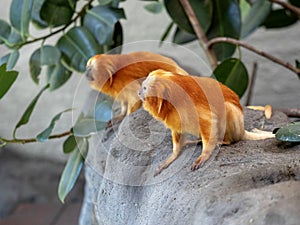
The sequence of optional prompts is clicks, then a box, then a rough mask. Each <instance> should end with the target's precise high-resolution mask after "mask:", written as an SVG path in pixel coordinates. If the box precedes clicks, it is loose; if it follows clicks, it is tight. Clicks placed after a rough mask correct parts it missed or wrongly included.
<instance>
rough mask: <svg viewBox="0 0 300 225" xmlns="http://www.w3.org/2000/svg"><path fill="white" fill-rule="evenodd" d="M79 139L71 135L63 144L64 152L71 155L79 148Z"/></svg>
mask: <svg viewBox="0 0 300 225" xmlns="http://www.w3.org/2000/svg"><path fill="white" fill-rule="evenodd" d="M77 139H78V138H75V136H74V135H70V136H69V137H68V138H67V139H66V140H65V142H64V144H63V152H64V153H65V154H68V153H71V152H72V151H73V150H74V149H75V148H76V146H77Z"/></svg>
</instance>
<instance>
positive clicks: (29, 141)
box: [0, 131, 72, 144]
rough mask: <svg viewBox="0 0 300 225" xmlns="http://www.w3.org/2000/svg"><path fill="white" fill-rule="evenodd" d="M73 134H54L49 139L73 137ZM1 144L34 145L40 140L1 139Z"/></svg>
mask: <svg viewBox="0 0 300 225" xmlns="http://www.w3.org/2000/svg"><path fill="white" fill-rule="evenodd" d="M71 134H72V132H71V131H66V132H63V133H60V134H54V135H51V136H49V137H48V139H49V140H50V139H57V138H62V137H65V136H69V135H71ZM0 142H2V143H17V144H27V143H33V142H38V140H37V139H36V138H27V139H19V138H17V139H5V138H1V137H0Z"/></svg>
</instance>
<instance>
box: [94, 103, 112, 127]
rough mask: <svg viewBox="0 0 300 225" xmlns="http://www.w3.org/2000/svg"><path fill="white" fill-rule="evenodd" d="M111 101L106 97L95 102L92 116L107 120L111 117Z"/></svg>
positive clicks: (96, 118)
mask: <svg viewBox="0 0 300 225" xmlns="http://www.w3.org/2000/svg"><path fill="white" fill-rule="evenodd" d="M112 105H113V101H112V99H110V98H108V99H105V100H103V101H100V102H97V103H96V107H95V113H94V115H93V116H94V117H95V120H97V121H103V122H108V121H110V120H111V119H112V117H113V109H112Z"/></svg>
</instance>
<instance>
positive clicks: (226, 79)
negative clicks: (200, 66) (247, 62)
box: [213, 58, 249, 97]
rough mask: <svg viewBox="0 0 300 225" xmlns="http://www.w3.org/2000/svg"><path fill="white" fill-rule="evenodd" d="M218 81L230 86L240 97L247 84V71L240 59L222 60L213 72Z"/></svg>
mask: <svg viewBox="0 0 300 225" xmlns="http://www.w3.org/2000/svg"><path fill="white" fill-rule="evenodd" d="M213 75H214V76H215V77H216V79H217V80H218V81H220V82H221V83H223V84H225V85H226V86H227V87H229V88H231V89H232V90H233V91H234V92H235V93H236V94H237V95H238V96H239V97H242V96H243V94H244V93H245V91H246V89H247V86H248V80H249V78H248V72H247V69H246V67H245V66H244V64H243V63H242V61H240V60H239V59H235V58H229V59H226V60H225V61H223V62H222V63H221V64H220V65H219V66H218V67H217V68H216V69H215V70H214V72H213Z"/></svg>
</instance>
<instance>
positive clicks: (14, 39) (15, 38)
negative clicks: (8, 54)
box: [6, 28, 24, 49]
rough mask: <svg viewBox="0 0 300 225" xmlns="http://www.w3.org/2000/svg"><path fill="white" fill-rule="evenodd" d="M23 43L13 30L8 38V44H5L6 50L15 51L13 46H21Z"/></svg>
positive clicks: (17, 33)
mask: <svg viewBox="0 0 300 225" xmlns="http://www.w3.org/2000/svg"><path fill="white" fill-rule="evenodd" d="M23 42H24V41H23V38H22V36H21V34H20V33H19V32H18V31H17V30H16V29H15V28H13V29H12V30H11V32H10V35H9V37H8V42H7V43H6V46H7V47H8V48H13V49H15V48H16V47H15V45H19V44H22V43H23Z"/></svg>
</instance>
